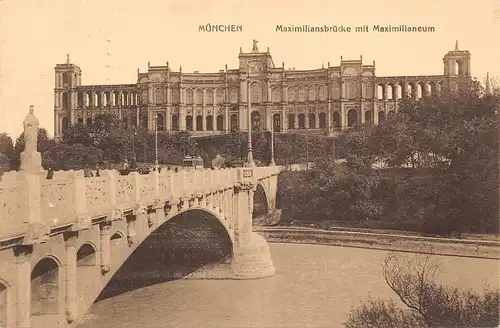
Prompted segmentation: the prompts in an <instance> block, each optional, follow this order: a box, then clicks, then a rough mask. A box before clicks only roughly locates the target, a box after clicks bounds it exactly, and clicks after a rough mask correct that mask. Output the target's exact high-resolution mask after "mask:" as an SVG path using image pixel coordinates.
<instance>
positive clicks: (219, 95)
mask: <svg viewBox="0 0 500 328" xmlns="http://www.w3.org/2000/svg"><path fill="white" fill-rule="evenodd" d="M224 98H225V97H224V90H222V89H217V91H215V102H216V104H217V105H220V104H223V103H225V102H226V100H225V99H224Z"/></svg>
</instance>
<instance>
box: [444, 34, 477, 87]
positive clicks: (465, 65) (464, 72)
mask: <svg viewBox="0 0 500 328" xmlns="http://www.w3.org/2000/svg"><path fill="white" fill-rule="evenodd" d="M443 65H444V75H445V76H446V77H468V78H470V77H471V71H470V52H469V51H467V50H460V49H458V41H457V42H456V43H455V49H454V50H452V51H448V53H447V54H446V55H444V58H443Z"/></svg>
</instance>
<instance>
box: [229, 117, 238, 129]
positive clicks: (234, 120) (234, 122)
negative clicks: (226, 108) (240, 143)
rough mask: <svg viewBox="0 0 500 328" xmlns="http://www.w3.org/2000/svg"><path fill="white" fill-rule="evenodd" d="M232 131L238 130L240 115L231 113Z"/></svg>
mask: <svg viewBox="0 0 500 328" xmlns="http://www.w3.org/2000/svg"><path fill="white" fill-rule="evenodd" d="M231 131H238V115H236V114H231Z"/></svg>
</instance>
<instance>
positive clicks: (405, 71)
mask: <svg viewBox="0 0 500 328" xmlns="http://www.w3.org/2000/svg"><path fill="white" fill-rule="evenodd" d="M207 23H212V24H238V25H243V32H226V33H224V32H213V33H203V32H198V25H201V24H207ZM277 24H283V25H285V24H294V25H296V26H297V25H303V24H310V25H344V26H351V27H352V28H353V29H354V27H355V26H360V25H365V24H367V25H370V26H371V25H373V24H380V25H389V24H392V25H400V24H406V25H426V26H434V27H435V29H436V31H435V32H434V33H394V32H392V33H376V32H368V33H355V32H351V33H332V32H330V33H283V32H276V25H277ZM499 32H500V0H475V1H471V0H439V1H436V0H378V1H372V0H364V1H361V0H343V1H339V0H304V1H294V0H289V1H284V0H249V1H238V0H191V1H188V0H170V1H168V0H141V1H139V0H0V132H7V133H9V134H11V136H12V137H13V138H14V139H15V138H17V136H18V135H19V134H20V133H21V132H22V120H23V118H24V116H25V115H26V113H27V112H28V109H29V106H30V104H34V105H35V114H36V115H37V116H38V118H39V119H40V124H41V126H42V127H45V128H47V130H48V131H49V132H50V133H53V110H54V93H53V89H54V67H55V65H56V64H57V63H64V62H65V61H66V53H69V54H70V57H71V61H72V62H73V63H75V64H77V65H78V66H80V67H81V69H82V83H83V84H86V85H88V84H120V83H124V84H126V83H136V77H137V68H140V70H141V72H144V71H146V70H147V63H148V60H150V61H151V65H165V63H166V61H167V60H168V61H169V62H170V65H171V67H172V68H173V69H174V70H178V68H179V66H180V65H182V69H183V71H184V72H192V71H194V70H198V71H200V72H203V71H206V72H218V71H219V70H220V69H223V68H224V65H225V64H227V65H228V67H229V68H237V67H238V53H239V48H240V46H241V47H243V50H244V51H246V52H247V51H250V50H251V47H252V39H257V40H258V41H259V43H258V45H259V50H261V51H265V50H266V49H267V47H270V52H271V55H272V56H273V60H274V63H275V65H277V66H279V65H281V62H282V61H284V62H285V67H286V68H291V67H295V68H296V69H314V68H320V67H321V64H322V63H324V64H325V66H326V65H327V63H328V61H330V63H331V65H332V66H337V65H338V64H339V62H340V56H341V55H342V56H343V58H344V59H359V56H360V54H363V61H364V63H365V64H371V63H372V61H373V60H375V61H376V74H377V75H378V76H392V75H426V74H429V75H438V74H443V61H442V58H443V56H444V55H445V54H446V53H447V52H448V51H449V50H453V49H454V46H455V41H456V40H458V42H459V49H461V50H469V51H470V52H471V71H472V75H473V76H475V77H478V78H480V79H481V80H482V79H483V78H484V77H485V76H486V72H489V73H490V76H492V77H498V76H500V38H498V35H499Z"/></svg>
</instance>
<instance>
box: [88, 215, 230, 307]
mask: <svg viewBox="0 0 500 328" xmlns="http://www.w3.org/2000/svg"><path fill="white" fill-rule="evenodd" d="M232 249H233V246H232V241H231V237H230V235H229V233H228V232H227V230H226V228H225V227H224V225H223V224H222V223H221V221H220V219H219V218H217V217H216V216H215V215H214V214H212V213H210V212H207V211H205V210H202V209H190V210H188V211H186V212H182V213H179V214H178V215H176V216H174V217H173V218H171V219H169V220H168V221H166V222H165V223H163V224H162V225H161V226H159V227H158V228H157V229H156V230H155V231H153V232H152V233H151V234H150V235H149V236H148V237H147V238H146V239H145V240H144V241H143V242H142V243H141V244H140V245H139V246H138V247H137V248H136V249H135V251H134V252H133V253H132V254H131V255H130V257H129V258H128V259H127V260H126V261H125V262H124V263H123V264H122V266H121V267H120V268H119V269H118V271H117V272H116V273H115V275H114V276H113V278H112V279H111V280H110V281H109V282H108V284H107V285H106V287H105V288H104V289H103V291H102V292H101V294H100V295H99V297H98V298H97V300H96V302H99V301H101V300H104V299H106V298H109V297H113V296H115V295H118V294H122V293H125V292H128V291H132V290H135V289H139V288H143V287H146V286H151V285H155V284H159V283H164V282H168V281H172V280H177V279H181V278H183V277H185V276H187V275H189V274H190V273H193V272H195V271H197V270H199V269H201V268H203V267H205V266H207V265H209V264H215V263H217V264H221V265H226V264H227V265H228V266H229V265H230V259H231V258H232Z"/></svg>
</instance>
